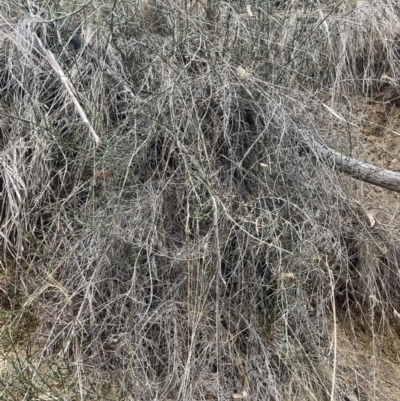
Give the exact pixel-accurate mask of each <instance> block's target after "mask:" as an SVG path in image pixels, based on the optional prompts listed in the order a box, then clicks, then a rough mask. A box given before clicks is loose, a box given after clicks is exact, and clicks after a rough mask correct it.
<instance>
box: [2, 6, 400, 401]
mask: <svg viewBox="0 0 400 401" xmlns="http://www.w3.org/2000/svg"><path fill="white" fill-rule="evenodd" d="M78 3H79V2H77V3H71V4H70V3H68V5H67V4H64V3H62V4H61V3H59V2H52V1H51V2H50V1H41V2H39V1H37V2H30V3H29V4H30V5H29V7H27V6H26V5H25V3H24V2H19V1H12V2H6V3H4V4H3V3H2V4H1V5H0V16H1V19H2V21H3V22H2V23H1V28H0V38H1V42H0V93H1V95H0V97H1V100H0V118H1V120H0V166H1V168H0V183H1V185H2V195H1V196H2V198H1V228H0V235H1V245H2V259H3V264H4V267H5V270H6V272H7V279H6V280H4V283H6V285H4V286H3V284H2V286H1V290H2V292H3V293H4V294H5V295H4V297H3V295H2V298H0V299H1V300H2V308H1V309H0V311H1V312H0V313H1V314H2V315H0V317H1V316H4V319H3V318H2V317H1V319H2V320H3V326H2V327H0V330H1V331H0V333H1V334H0V337H1V338H2V340H4V341H3V343H4V345H3V349H2V350H0V352H1V353H2V355H3V359H4V360H6V361H8V365H7V366H8V367H7V368H6V369H3V371H0V383H2V385H3V386H4V387H3V388H4V390H1V391H3V394H4V396H5V397H8V398H7V399H31V400H33V399H63V400H73V399H80V400H91V399H98V400H104V399H115V400H150V399H151V400H153V399H154V400H166V399H174V400H178V399H179V400H210V399H217V398H218V399H219V400H228V399H232V397H233V396H235V397H236V398H238V397H239V396H242V397H244V398H246V397H247V396H248V397H249V398H251V399H253V400H267V399H276V400H280V399H282V400H284V399H299V400H300V399H301V400H312V399H314V400H322V399H328V398H329V397H330V396H331V394H332V397H333V398H332V399H343V400H345V399H349V398H346V397H347V396H348V395H346V394H348V391H355V392H357V391H358V390H357V389H356V390H354V389H351V390H348V384H347V382H346V379H345V377H346V374H347V373H346V371H345V370H344V368H343V366H342V365H340V363H337V360H336V358H335V355H336V354H335V353H334V352H333V351H332V349H331V345H332V344H334V343H335V339H333V338H332V330H331V329H332V327H331V325H330V322H331V321H332V313H333V312H334V311H335V313H337V315H338V318H339V317H343V318H345V319H348V321H350V322H354V321H355V320H356V318H357V319H358V318H360V319H361V321H364V322H366V327H370V330H371V335H372V336H373V338H374V339H376V341H379V336H380V335H383V333H384V332H385V330H386V329H387V328H388V327H389V326H390V324H389V323H387V322H386V323H385V321H384V319H383V317H384V316H388V313H392V312H391V310H392V309H391V308H390V307H389V306H387V305H390V303H391V302H392V301H391V300H393V299H394V298H393V297H394V288H397V287H391V286H397V285H398V284H393V283H394V281H393V280H392V276H390V274H394V272H395V267H394V266H395V265H394V264H393V263H392V262H389V261H388V260H389V259H390V257H389V256H385V257H382V258H381V259H382V260H380V259H379V258H378V256H379V255H380V254H383V253H384V252H382V249H383V248H382V246H383V244H384V243H385V241H386V240H387V236H386V237H385V233H376V232H374V231H373V230H372V228H371V227H370V224H369V222H368V220H367V219H364V220H363V219H362V218H361V217H359V215H358V214H357V210H356V208H355V207H353V206H352V205H353V203H351V202H350V201H349V200H348V195H346V193H347V192H346V191H347V186H346V184H345V183H343V180H342V179H341V178H340V177H338V176H337V173H336V172H335V171H334V170H333V169H332V168H331V167H329V166H325V165H324V164H323V163H322V162H321V161H319V160H316V159H315V157H314V156H313V155H312V154H310V153H309V152H308V153H307V152H306V151H305V150H304V149H302V147H301V145H300V144H301V141H300V140H299V138H301V137H302V135H304V133H312V134H313V135H321V136H322V138H323V139H325V140H327V141H330V142H331V143H334V144H339V143H340V144H342V143H344V142H345V141H346V138H339V137H334V136H333V135H332V133H331V132H326V129H325V128H326V121H325V119H324V116H325V115H326V113H324V110H325V109H324V107H323V106H322V104H321V102H320V99H322V98H324V99H326V98H328V97H329V98H330V99H333V100H336V101H337V100H341V99H344V98H345V96H347V95H349V94H351V93H355V92H357V93H360V92H361V93H370V92H371V91H374V90H376V89H377V88H378V87H379V85H380V84H381V81H380V77H381V76H382V75H383V74H387V75H388V76H390V77H392V78H393V79H396V78H398V77H399V73H398V70H397V67H396V64H397V63H398V36H397V35H398V34H397V31H396V30H397V27H399V26H400V18H399V17H400V15H399V9H398V6H397V5H396V3H395V2H391V1H390V0H389V1H387V2H386V4H383V3H382V5H371V4H370V3H367V2H365V4H363V2H360V1H358V2H357V3H356V2H352V1H350V0H347V1H344V2H340V3H339V5H338V6H333V5H331V2H326V4H324V2H316V1H311V0H310V1H308V2H307V1H300V0H293V1H282V2H275V3H274V2H265V1H256V0H254V1H227V2H213V1H208V2H204V5H203V3H201V2H195V1H189V0H187V1H184V0H180V1H173V0H167V1H158V0H147V1H140V0H136V1H129V2H122V1H121V2H112V3H110V2H108V1H94V2H87V3H83V2H81V3H79V4H80V5H79V4H78ZM249 10H250V11H249ZM43 49H45V50H46V51H44V50H43ZM49 54H51V55H54V57H55V59H56V60H57V63H58V66H59V69H57V68H55V67H54V63H53V65H52V63H51V62H50V61H51V57H50V56H49ZM56 70H57V71H56ZM66 80H67V81H68V82H69V84H66V85H69V86H68V87H67V86H66V85H63V82H62V81H64V82H66ZM84 117H86V118H87V121H88V122H89V123H90V126H89V125H88V123H86V122H85V118H84ZM93 132H94V133H95V134H96V135H98V136H99V138H100V141H101V145H100V146H99V147H97V148H96V143H95V142H96V141H95V140H94V139H96V137H95V136H94V135H93ZM93 138H94V139H93ZM378 234H379V235H378ZM377 255H378V256H377ZM390 255H392V256H393V255H394V254H393V253H392V254H390ZM392 259H393V260H394V261H395V260H397V259H398V258H397V256H396V257H393V258H392ZM392 259H391V260H392ZM6 261H8V262H7V266H6ZM382 266H385V268H386V269H387V268H388V266H389V268H390V269H392V270H391V271H392V273H390V274H388V275H387V276H385V277H384V278H382V277H380V273H379V272H380V271H381V270H380V269H382V268H383V267H382ZM396 277H397V276H396ZM396 280H397V279H396ZM3 299H4V302H3ZM333 300H334V301H333ZM393 302H394V301H393ZM335 303H336V304H335ZM333 305H336V308H333ZM355 306H357V308H358V309H357V310H358V311H359V314H360V316H355V312H354V310H355ZM336 309H337V310H336ZM21 330H24V331H25V332H26V336H25V338H24V339H23V341H22V343H23V344H24V346H25V348H24V354H23V355H21V354H20V352H21V351H20V350H16V349H15V344H16V342H18V341H20V340H19V337H18V335H17V333H18V332H19V331H21ZM334 368H335V369H336V370H334ZM333 383H334V386H333ZM360 391H361V390H360ZM335 394H336V396H335ZM40 397H42V398H40ZM43 397H48V398H43Z"/></svg>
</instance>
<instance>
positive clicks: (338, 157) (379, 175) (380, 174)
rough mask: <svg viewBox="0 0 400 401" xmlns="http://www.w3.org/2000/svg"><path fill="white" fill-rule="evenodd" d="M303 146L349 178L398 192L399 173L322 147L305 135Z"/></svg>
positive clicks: (399, 188) (399, 190)
mask: <svg viewBox="0 0 400 401" xmlns="http://www.w3.org/2000/svg"><path fill="white" fill-rule="evenodd" d="M305 146H306V147H307V148H308V149H313V150H314V152H316V154H317V155H318V157H320V158H321V159H322V160H323V161H324V162H326V163H328V164H332V165H333V166H334V167H335V168H336V169H338V170H340V171H342V172H344V173H346V174H348V175H350V176H351V177H354V178H357V179H359V180H361V181H365V182H368V183H370V184H373V185H376V186H378V187H381V188H385V189H389V190H390V191H394V192H400V173H397V172H395V171H391V170H386V169H383V168H379V167H377V166H374V165H372V164H368V163H364V162H362V161H359V160H357V159H354V158H352V157H349V156H345V155H343V154H342V153H340V152H337V151H336V150H333V149H331V148H329V147H328V146H326V145H323V144H322V143H320V142H319V141H318V140H317V139H315V137H312V136H308V135H307V139H306V143H305Z"/></svg>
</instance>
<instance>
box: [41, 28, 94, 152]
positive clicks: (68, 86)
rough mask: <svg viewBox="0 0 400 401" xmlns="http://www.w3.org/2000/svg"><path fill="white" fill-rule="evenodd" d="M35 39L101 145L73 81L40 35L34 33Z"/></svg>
mask: <svg viewBox="0 0 400 401" xmlns="http://www.w3.org/2000/svg"><path fill="white" fill-rule="evenodd" d="M34 37H35V39H36V40H37V42H38V43H39V46H40V48H41V50H42V52H43V54H44V55H45V56H46V58H47V61H48V62H49V63H50V65H51V66H52V67H53V69H54V71H55V72H56V73H57V74H58V76H59V77H60V79H61V82H62V83H63V84H64V86H65V88H66V89H67V91H68V93H69V95H70V96H71V99H72V102H73V103H74V105H75V108H76V111H77V112H78V113H79V115H80V116H81V118H82V121H83V123H84V124H85V125H86V126H87V127H88V129H89V132H90V133H91V134H92V136H93V139H94V142H95V144H96V147H99V145H100V138H99V136H98V135H97V134H96V131H95V130H94V128H93V126H92V124H90V121H89V120H88V118H87V117H86V114H85V112H84V110H83V109H82V107H81V105H80V104H79V101H78V99H77V98H76V96H75V95H74V87H73V85H72V83H71V82H70V81H69V79H68V78H67V77H66V75H65V74H64V72H63V70H62V69H61V67H60V64H58V62H57V60H56V58H55V57H54V55H53V53H52V52H51V51H50V50H48V49H46V48H45V47H44V45H43V43H42V41H41V40H40V39H39V38H38V36H37V35H36V34H34Z"/></svg>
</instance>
